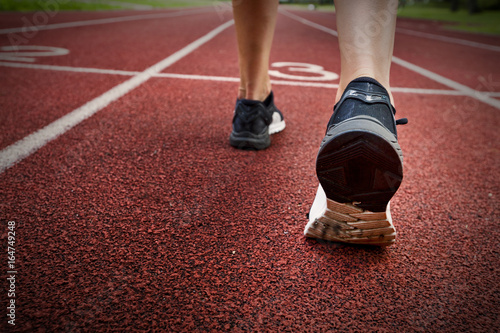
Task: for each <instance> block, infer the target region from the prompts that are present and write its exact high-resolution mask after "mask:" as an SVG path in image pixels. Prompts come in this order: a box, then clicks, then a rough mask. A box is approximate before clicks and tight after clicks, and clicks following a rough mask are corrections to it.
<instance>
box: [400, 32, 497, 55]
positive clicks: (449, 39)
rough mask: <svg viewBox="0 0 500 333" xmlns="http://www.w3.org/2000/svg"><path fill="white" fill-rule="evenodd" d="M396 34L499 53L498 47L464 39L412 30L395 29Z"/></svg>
mask: <svg viewBox="0 0 500 333" xmlns="http://www.w3.org/2000/svg"><path fill="white" fill-rule="evenodd" d="M396 32H398V33H401V34H405V35H411V36H416V37H423V38H428V39H434V40H439V41H442V42H447V43H454V44H460V45H465V46H471V47H476V48H480V49H485V50H488V51H496V52H500V46H495V45H490V44H483V43H478V42H473V41H470V40H466V39H460V38H454V37H447V36H442V35H435V34H430V33H427V32H422V31H414V30H410V29H404V28H397V29H396Z"/></svg>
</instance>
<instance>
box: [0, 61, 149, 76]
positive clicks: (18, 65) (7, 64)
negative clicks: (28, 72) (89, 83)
mask: <svg viewBox="0 0 500 333" xmlns="http://www.w3.org/2000/svg"><path fill="white" fill-rule="evenodd" d="M0 66H4V67H13V68H30V69H44V70H50V71H60V72H76V73H95V74H113V75H126V76H133V75H137V74H139V73H141V72H136V71H122V70H116V69H100V68H91V67H72V66H55V65H43V64H26V63H20V62H5V61H0Z"/></svg>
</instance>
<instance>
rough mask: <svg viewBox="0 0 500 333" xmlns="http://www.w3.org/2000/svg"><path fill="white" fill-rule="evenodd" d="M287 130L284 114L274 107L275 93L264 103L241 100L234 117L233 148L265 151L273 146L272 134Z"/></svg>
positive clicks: (231, 139) (237, 102)
mask: <svg viewBox="0 0 500 333" xmlns="http://www.w3.org/2000/svg"><path fill="white" fill-rule="evenodd" d="M283 129H285V120H284V118H283V114H282V113H281V112H280V110H278V108H277V107H276V105H274V95H273V92H272V91H271V93H270V94H269V96H268V97H267V98H266V99H265V100H264V101H263V102H261V101H255V100H250V99H239V100H237V101H236V107H235V109H234V117H233V131H232V132H231V135H230V136H229V143H230V144H231V146H233V147H236V148H239V149H256V150H260V149H265V148H267V147H269V145H270V144H271V137H270V135H271V134H274V133H278V132H280V131H282V130H283Z"/></svg>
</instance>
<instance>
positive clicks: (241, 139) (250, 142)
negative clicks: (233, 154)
mask: <svg viewBox="0 0 500 333" xmlns="http://www.w3.org/2000/svg"><path fill="white" fill-rule="evenodd" d="M284 129H285V121H284V120H281V121H278V122H274V121H273V123H271V124H270V125H269V127H268V130H267V132H264V133H262V134H253V133H250V132H242V133H235V132H232V133H231V135H230V136H229V143H230V144H231V146H233V147H236V148H238V149H255V150H262V149H266V148H267V147H269V146H270V145H271V137H270V135H271V134H275V133H278V132H281V131H282V130H284Z"/></svg>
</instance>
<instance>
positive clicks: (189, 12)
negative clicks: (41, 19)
mask: <svg viewBox="0 0 500 333" xmlns="http://www.w3.org/2000/svg"><path fill="white" fill-rule="evenodd" d="M208 11H212V9H211V8H197V9H194V10H179V11H175V12H168V13H155V14H141V15H131V16H121V17H110V18H104V19H95V20H85V21H74V22H65V23H54V24H45V25H32V26H29V27H25V26H24V27H18V28H6V29H0V35H5V34H11V33H18V32H26V31H30V32H32V31H40V30H53V29H62V28H74V27H83V26H88V25H99V24H109V23H118V22H128V21H138V20H148V19H155V18H165V17H176V16H184V15H193V14H200V13H205V12H208Z"/></svg>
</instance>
